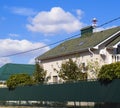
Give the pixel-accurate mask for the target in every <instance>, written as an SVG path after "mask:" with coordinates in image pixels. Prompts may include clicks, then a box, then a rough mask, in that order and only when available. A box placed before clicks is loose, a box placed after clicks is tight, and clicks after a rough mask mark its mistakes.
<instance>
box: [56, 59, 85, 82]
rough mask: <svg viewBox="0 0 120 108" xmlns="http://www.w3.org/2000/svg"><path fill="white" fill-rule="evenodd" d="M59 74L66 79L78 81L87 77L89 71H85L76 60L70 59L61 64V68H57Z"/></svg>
mask: <svg viewBox="0 0 120 108" xmlns="http://www.w3.org/2000/svg"><path fill="white" fill-rule="evenodd" d="M54 70H55V71H57V73H58V76H59V77H60V78H62V79H63V80H65V81H77V80H84V79H87V73H83V72H82V71H81V68H80V67H79V66H78V65H77V63H76V61H75V62H74V61H73V60H72V59H69V60H68V61H66V62H65V63H62V64H61V67H60V70H57V69H55V68H54Z"/></svg>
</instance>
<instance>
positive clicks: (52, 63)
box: [42, 48, 112, 83]
mask: <svg viewBox="0 0 120 108" xmlns="http://www.w3.org/2000/svg"><path fill="white" fill-rule="evenodd" d="M101 50H105V55H102V54H100V51H101ZM92 52H93V53H91V52H90V51H89V50H88V51H85V52H81V53H79V54H76V55H70V56H64V57H59V58H54V59H49V60H44V61H42V65H43V68H44V69H45V70H46V71H47V77H49V80H48V82H49V83H53V77H54V76H57V77H58V73H57V72H56V71H55V70H54V69H57V70H59V69H60V67H61V64H62V63H64V62H65V61H66V60H68V59H69V58H72V59H73V60H74V61H75V60H76V61H77V63H78V64H81V63H85V65H87V64H88V63H89V62H93V63H94V62H95V61H98V63H99V66H102V65H104V64H109V63H112V51H111V50H106V48H104V49H103V48H101V49H100V50H94V51H92ZM91 78H96V74H95V73H94V72H89V73H88V79H91ZM58 82H61V79H60V78H59V77H58Z"/></svg>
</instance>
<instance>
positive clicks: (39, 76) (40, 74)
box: [33, 63, 47, 83]
mask: <svg viewBox="0 0 120 108" xmlns="http://www.w3.org/2000/svg"><path fill="white" fill-rule="evenodd" d="M46 73H47V72H46V71H45V70H44V69H43V67H42V66H41V65H39V64H38V63H36V69H35V72H34V74H33V78H34V81H35V83H43V82H44V81H45V77H46Z"/></svg>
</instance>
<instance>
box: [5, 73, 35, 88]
mask: <svg viewBox="0 0 120 108" xmlns="http://www.w3.org/2000/svg"><path fill="white" fill-rule="evenodd" d="M32 84H33V81H32V78H31V77H30V76H29V75H28V74H14V75H11V76H10V78H9V79H8V80H7V87H8V88H9V89H14V88H15V87H17V86H25V85H32Z"/></svg>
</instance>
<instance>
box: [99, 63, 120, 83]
mask: <svg viewBox="0 0 120 108" xmlns="http://www.w3.org/2000/svg"><path fill="white" fill-rule="evenodd" d="M117 78H120V62H116V63H111V64H107V65H103V66H102V67H101V69H100V72H99V74H98V79H99V80H108V81H112V80H113V79H117Z"/></svg>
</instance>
